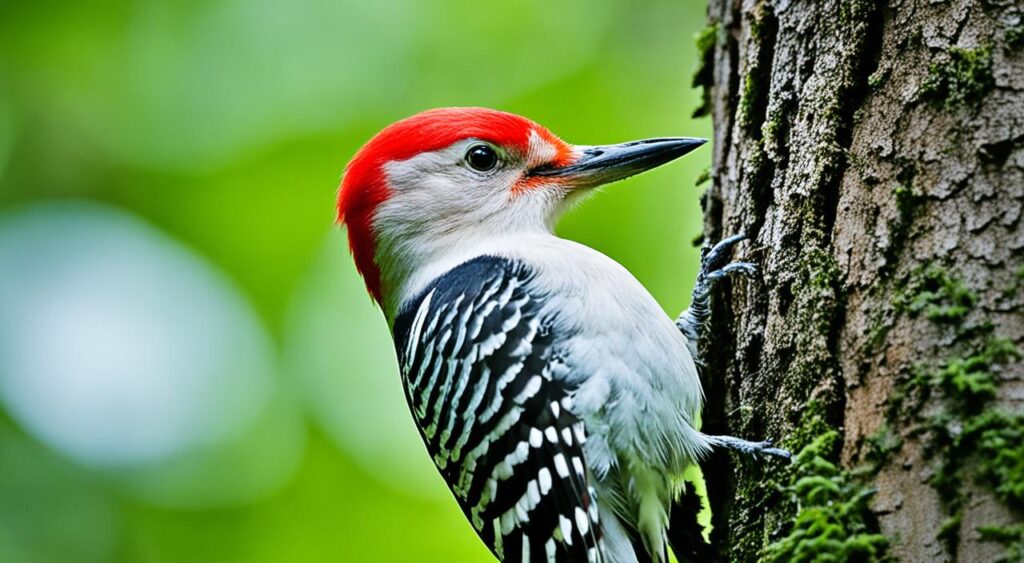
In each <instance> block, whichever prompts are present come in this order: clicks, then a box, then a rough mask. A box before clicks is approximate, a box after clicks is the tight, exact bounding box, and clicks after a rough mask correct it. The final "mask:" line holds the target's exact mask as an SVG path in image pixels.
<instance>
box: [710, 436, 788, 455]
mask: <svg viewBox="0 0 1024 563" xmlns="http://www.w3.org/2000/svg"><path fill="white" fill-rule="evenodd" d="M708 438H710V439H711V443H712V444H713V445H715V446H720V447H723V448H729V449H730V450H735V451H737V452H740V453H743V454H747V455H752V456H755V457H756V456H758V455H770V456H774V457H780V458H783V459H792V457H793V454H791V453H789V450H785V449H782V448H776V447H774V444H773V443H772V441H771V440H764V441H763V442H751V441H749V440H744V439H742V438H736V437H733V436H708Z"/></svg>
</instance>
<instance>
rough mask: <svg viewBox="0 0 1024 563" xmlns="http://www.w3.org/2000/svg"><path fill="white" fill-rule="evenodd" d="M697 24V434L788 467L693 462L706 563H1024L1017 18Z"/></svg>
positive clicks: (865, 10)
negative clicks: (708, 169) (762, 448)
mask: <svg viewBox="0 0 1024 563" xmlns="http://www.w3.org/2000/svg"><path fill="white" fill-rule="evenodd" d="M708 14H709V28H708V30H707V31H706V32H705V33H704V34H702V36H701V38H700V39H699V43H700V44H702V47H703V48H705V49H706V51H705V59H704V61H703V63H702V64H703V66H702V68H701V69H699V70H698V73H697V76H696V81H697V82H698V83H700V84H702V85H703V86H704V87H705V88H706V92H705V93H706V104H707V106H706V107H705V108H704V109H705V110H706V111H709V112H710V113H711V115H712V117H713V119H714V124H715V139H714V140H715V149H714V165H713V171H712V172H713V173H712V185H711V186H710V188H709V189H708V191H707V193H706V194H705V196H704V200H703V203H704V209H705V219H706V222H705V239H706V240H709V241H716V240H719V239H721V238H723V237H725V236H728V235H731V234H735V233H746V234H747V235H748V237H749V238H748V241H747V242H745V243H743V244H742V245H740V248H739V250H738V254H739V255H740V256H742V257H744V258H749V259H751V260H753V261H755V262H758V263H760V265H761V268H762V276H761V279H760V280H759V281H742V280H738V279H734V280H733V281H732V282H723V283H722V284H721V286H720V287H719V288H718V290H717V291H716V294H715V309H714V316H713V326H712V329H711V331H710V334H711V335H712V336H711V337H710V338H709V339H708V342H706V343H705V346H704V348H705V350H704V357H705V358H706V359H707V361H708V367H707V369H706V370H705V373H704V377H705V380H706V381H705V389H706V392H707V396H708V403H707V407H706V411H705V417H704V429H705V430H706V431H707V432H709V433H712V434H731V435H736V436H743V437H745V438H748V439H753V438H772V439H775V440H776V441H777V442H781V443H782V444H783V445H785V446H787V447H789V448H790V449H791V450H793V451H794V453H797V452H800V455H799V456H797V458H796V460H795V461H794V463H793V464H791V465H788V466H787V465H785V464H781V463H778V462H775V461H772V460H767V461H765V460H761V461H750V460H745V459H740V458H737V457H735V456H730V455H728V454H716V455H715V456H714V457H713V458H711V459H710V460H708V462H707V464H706V465H705V467H704V471H705V475H706V476H707V481H708V488H709V497H710V502H711V505H712V508H713V511H714V530H713V533H712V542H713V544H714V545H715V547H716V549H717V550H718V551H719V553H720V555H721V559H723V560H736V561H748V560H755V559H758V558H764V559H770V560H778V561H790V560H814V557H815V556H818V555H832V556H835V557H836V558H835V559H829V560H836V561H843V560H872V559H875V558H881V557H884V556H886V555H888V556H890V557H893V558H895V559H897V560H901V561H995V560H999V559H1000V558H1005V559H1006V560H1024V539H1022V536H1024V525H1022V514H1024V512H1022V509H1024V414H1022V413H1024V367H1022V362H1021V360H1020V357H1021V356H1020V353H1019V350H1020V349H1021V345H1022V343H1024V314H1022V310H1024V291H1022V288H1024V224H1022V220H1021V214H1022V208H1024V23H1022V8H1021V5H1020V3H1019V0H985V1H967V0H963V1H958V0H952V1H941V0H904V1H891V2H882V1H878V0H845V1H836V0H802V1H799V0H775V1H753V0H743V1H740V0H710V6H709V10H708ZM826 540H827V541H826ZM801 554H803V557H804V558H803V559H801V557H802V555H801ZM807 554H811V555H810V556H807Z"/></svg>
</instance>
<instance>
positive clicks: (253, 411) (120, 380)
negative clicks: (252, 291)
mask: <svg viewBox="0 0 1024 563" xmlns="http://www.w3.org/2000/svg"><path fill="white" fill-rule="evenodd" d="M272 370H273V359H272V355H271V351H270V344H269V339H268V337H267V335H266V334H265V331H264V330H263V329H262V326H261V324H260V323H259V320H258V319H257V317H256V315H255V314H254V313H253V311H252V310H251V308H250V306H249V305H248V304H247V303H246V302H245V301H244V300H243V299H242V298H241V297H240V296H239V294H238V292H237V291H236V290H235V289H234V288H233V287H232V286H231V284H230V283H229V282H228V281H227V280H226V279H224V277H223V276H222V275H221V274H219V273H218V272H216V271H215V270H213V269H212V268H211V267H210V266H208V265H207V264H206V263H205V262H204V261H203V260H202V259H201V258H199V257H198V256H196V255H194V254H193V253H191V252H189V251H188V250H186V249H185V248H183V247H182V246H181V245H179V244H177V243H175V242H174V241H173V240H171V239H169V238H167V237H166V236H164V235H162V234H161V233H159V232H157V231H156V230H155V229H153V228H151V227H149V226H147V225H146V224H144V223H142V222H140V221H138V220H136V219H134V218H132V217H131V216H129V215H127V214H125V213H122V212H119V211H115V210H112V209H109V208H104V207H99V206H94V205H89V204H70V203H66V204H45V205H36V206H33V207H31V208H28V209H24V210H21V211H19V212H15V213H8V214H6V215H4V216H0V401H2V403H3V405H4V407H5V408H6V410H7V411H8V412H9V413H10V414H11V416H12V417H13V418H14V419H15V420H16V421H18V422H19V423H20V424H21V425H22V426H23V427H24V428H25V429H26V430H27V431H28V432H29V433H31V434H32V435H34V436H35V437H36V438H37V439H39V440H41V441H43V442H44V443H46V444H48V445H50V446H51V447H53V448H55V449H57V450H59V451H61V452H62V453H64V454H65V455H67V456H69V457H71V458H72V459H74V460H76V461H78V462H80V463H83V464H87V465H91V466H96V467H128V466H134V465H142V464H151V463H153V462H158V461H162V460H164V459H166V458H168V457H170V456H174V455H177V454H182V453H187V452H190V451H193V450H196V449H199V448H203V447H206V446H209V445H211V444H216V443H219V442H220V441H222V440H225V439H227V438H229V437H232V436H234V435H236V434H238V433H239V432H240V431H242V430H244V429H245V427H246V426H247V425H248V424H249V423H250V422H251V421H252V420H253V419H254V418H255V417H256V416H257V415H258V414H259V413H260V412H261V411H262V409H263V406H264V405H265V403H266V401H267V398H268V394H269V392H270V389H271V385H272V382H273V379H272Z"/></svg>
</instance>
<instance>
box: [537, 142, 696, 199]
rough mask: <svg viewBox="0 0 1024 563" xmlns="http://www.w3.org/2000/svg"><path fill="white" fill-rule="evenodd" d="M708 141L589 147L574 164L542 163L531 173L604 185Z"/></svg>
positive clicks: (581, 184)
mask: <svg viewBox="0 0 1024 563" xmlns="http://www.w3.org/2000/svg"><path fill="white" fill-rule="evenodd" d="M706 142H707V140H706V139H694V138H690V137H672V138H664V139H644V140H642V141H631V142H628V143H622V144H618V145H604V146H598V147H587V148H585V149H584V150H583V154H582V155H581V156H580V157H579V158H578V159H577V160H576V162H573V163H572V164H568V165H565V166H541V167H538V168H535V169H533V170H532V171H530V175H531V176H539V177H544V178H564V179H566V180H569V181H570V182H571V184H572V185H573V186H574V187H580V188H586V187H593V186H600V185H602V184H608V183H611V182H615V181H617V180H622V179H623V178H628V177H630V176H633V175H634V174H639V173H641V172H644V171H647V170H650V169H651V168H654V167H656V166H661V165H662V164H665V163H666V162H670V161H672V160H675V159H677V158H679V157H681V156H683V155H684V154H686V153H688V152H690V151H692V150H693V149H695V148H697V147H699V146H701V145H703V144H704V143H706Z"/></svg>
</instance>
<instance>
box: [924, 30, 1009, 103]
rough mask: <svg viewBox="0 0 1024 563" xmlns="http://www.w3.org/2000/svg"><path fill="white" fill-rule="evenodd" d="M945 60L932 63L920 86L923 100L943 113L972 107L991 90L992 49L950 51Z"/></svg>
mask: <svg viewBox="0 0 1024 563" xmlns="http://www.w3.org/2000/svg"><path fill="white" fill-rule="evenodd" d="M947 54H948V60H947V61H945V62H937V63H932V65H931V66H930V67H929V68H928V78H927V79H925V81H924V84H922V85H921V96H922V98H923V99H925V100H928V101H929V102H931V103H933V104H935V105H941V106H944V107H946V108H947V109H952V108H955V107H957V106H961V105H966V104H976V103H977V102H978V101H980V100H981V99H982V98H983V97H984V96H985V95H986V94H988V93H989V92H991V91H992V89H993V88H995V85H996V81H995V78H994V76H993V75H992V49H991V48H989V47H988V46H987V45H986V46H983V47H978V48H976V49H961V48H959V47H953V48H951V49H949V51H947Z"/></svg>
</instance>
